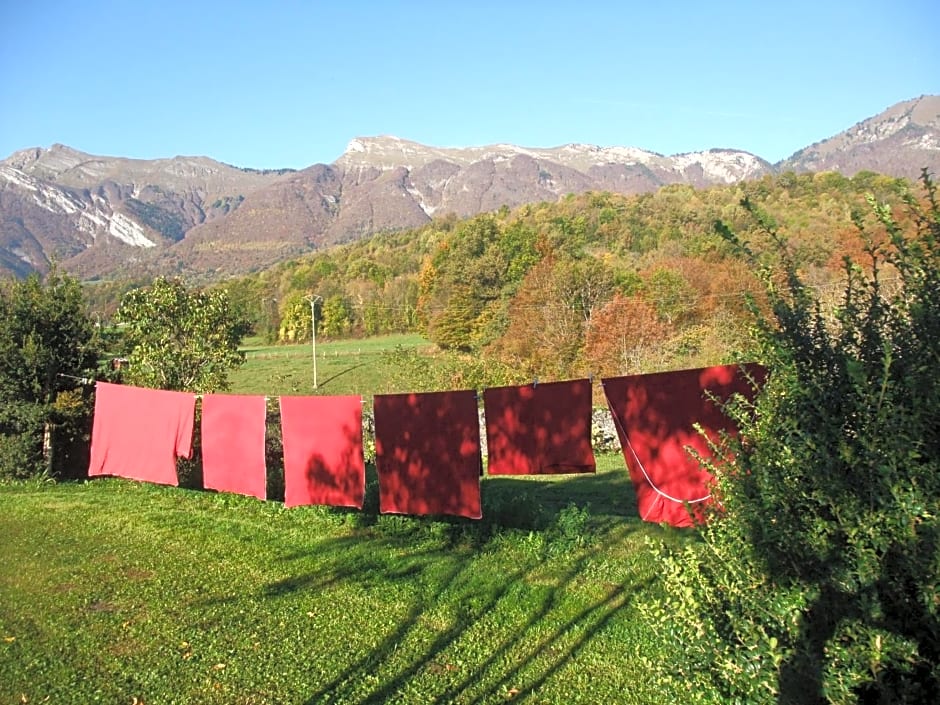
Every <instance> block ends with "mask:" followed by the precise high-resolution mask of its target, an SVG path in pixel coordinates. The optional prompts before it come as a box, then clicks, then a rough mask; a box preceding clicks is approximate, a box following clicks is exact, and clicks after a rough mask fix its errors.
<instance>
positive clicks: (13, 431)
mask: <svg viewBox="0 0 940 705" xmlns="http://www.w3.org/2000/svg"><path fill="white" fill-rule="evenodd" d="M94 344H95V339H94V335H93V330H92V327H91V323H90V322H89V320H88V316H87V315H86V314H85V305H84V301H83V299H82V290H81V286H80V285H79V283H78V282H77V281H76V280H74V279H71V278H70V277H67V276H62V275H60V274H58V272H57V271H56V270H55V269H53V270H52V271H51V272H50V273H49V274H48V275H47V276H46V279H45V280H42V279H40V278H39V277H38V276H37V275H32V276H30V277H27V278H26V279H25V280H23V281H9V282H2V283H0V478H12V479H18V478H23V477H28V476H31V475H36V474H42V473H45V472H48V471H49V470H50V467H49V466H50V462H49V461H50V456H49V449H50V448H51V449H52V451H53V454H52V455H53V457H54V456H55V450H56V445H57V444H56V443H55V434H52V433H51V432H52V431H53V429H54V427H55V426H56V425H58V426H60V427H61V428H62V431H63V434H60V436H61V437H62V438H63V440H67V439H68V438H71V437H72V436H74V435H76V434H79V435H80V433H81V431H80V429H81V427H82V426H83V424H84V423H85V420H86V419H87V411H88V409H87V407H86V408H77V407H76V405H75V404H72V403H71V402H69V401H68V397H67V396H66V397H63V398H62V400H61V402H60V401H59V399H58V398H57V397H59V396H60V395H61V394H63V393H64V392H66V391H67V390H68V389H69V388H70V387H74V386H75V380H76V379H78V378H81V377H85V376H86V375H90V374H91V370H93V369H94V367H95V358H96V354H95V350H94ZM79 396H80V395H79ZM78 407H82V405H81V404H79V405H78ZM47 432H50V435H49V436H47V435H46V434H47ZM73 432H74V433H73ZM49 439H51V440H52V443H51V444H49V443H47V441H48V440H49ZM58 445H59V448H60V450H62V451H63V452H65V453H66V455H61V454H60V457H67V453H68V444H67V443H62V444H58ZM51 469H52V470H53V471H55V470H57V469H58V468H57V467H52V468H51Z"/></svg>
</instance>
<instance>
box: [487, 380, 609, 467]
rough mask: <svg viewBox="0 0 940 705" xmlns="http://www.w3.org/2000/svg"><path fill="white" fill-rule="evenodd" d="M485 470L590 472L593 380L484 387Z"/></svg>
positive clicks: (591, 459) (591, 464) (593, 463)
mask: <svg viewBox="0 0 940 705" xmlns="http://www.w3.org/2000/svg"><path fill="white" fill-rule="evenodd" d="M483 406H484V416H485V419H486V447H487V473H488V474H490V475H551V474H562V473H591V472H594V471H595V469H596V463H595V459H594V450H593V449H592V447H591V381H590V380H588V379H579V380H570V381H565V382H549V383H540V384H529V385H525V386H510V387H491V388H488V389H486V390H485V391H484V392H483Z"/></svg>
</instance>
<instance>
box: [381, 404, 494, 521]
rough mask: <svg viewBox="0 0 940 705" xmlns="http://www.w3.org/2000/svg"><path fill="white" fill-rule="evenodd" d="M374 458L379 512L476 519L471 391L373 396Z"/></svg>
mask: <svg viewBox="0 0 940 705" xmlns="http://www.w3.org/2000/svg"><path fill="white" fill-rule="evenodd" d="M375 456H376V460H375V464H376V470H377V472H378V476H379V509H380V511H381V512H383V513H395V514H423V515H428V514H449V515H454V516H463V517H468V518H470V519H479V518H480V517H481V515H482V513H481V502H480V474H481V471H482V462H483V461H482V457H481V455H480V430H479V418H478V415H477V402H476V393H475V392H473V391H472V390H467V391H455V392H430V393H423V394H382V395H377V396H376V397H375Z"/></svg>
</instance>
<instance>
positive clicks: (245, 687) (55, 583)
mask: <svg viewBox="0 0 940 705" xmlns="http://www.w3.org/2000/svg"><path fill="white" fill-rule="evenodd" d="M599 465H600V471H599V472H598V474H597V475H594V476H577V477H561V478H545V477H541V478H520V479H516V478H485V479H484V480H483V501H484V519H483V520H482V521H479V522H471V521H465V520H435V519H433V518H412V517H400V516H387V515H378V513H377V510H376V508H377V504H378V499H377V484H376V479H375V477H374V473H372V472H371V469H370V475H369V482H368V492H367V500H366V507H365V508H364V509H363V511H361V512H359V511H355V510H336V509H329V508H322V507H299V508H294V509H285V508H284V507H283V505H281V504H279V503H276V502H259V501H257V500H253V499H250V498H243V497H238V496H233V495H224V494H214V493H210V492H199V491H192V490H184V489H178V488H168V487H158V486H153V485H146V484H138V483H134V482H129V481H125V480H96V481H93V482H79V483H63V484H59V485H37V484H17V485H8V486H3V487H0V535H2V536H3V537H4V540H3V541H2V542H0V703H20V702H76V703H77V702H83V703H84V702H106V703H134V702H137V703H141V702H144V703H226V704H232V703H244V704H248V703H360V704H361V703H386V702H387V703H430V702H438V703H481V704H482V703H502V702H506V701H510V700H511V701H512V702H524V703H600V702H618V703H662V702H667V701H669V700H670V697H669V696H668V694H664V693H662V692H652V689H651V686H649V685H647V682H646V678H645V677H644V662H645V660H647V659H649V660H661V659H663V658H666V657H667V654H668V651H669V650H670V648H672V647H673V645H672V644H669V643H667V642H668V640H667V639H665V638H664V635H660V634H657V633H655V631H654V630H652V629H650V628H649V627H648V626H647V625H645V624H644V623H643V621H642V620H641V619H640V618H639V617H638V614H637V612H636V607H637V605H638V604H640V603H641V602H642V601H643V600H648V599H652V598H653V597H654V596H655V594H656V564H655V561H654V560H653V559H652V557H651V556H650V555H649V553H648V550H647V547H646V545H645V540H646V539H647V537H651V538H653V539H655V540H665V541H668V542H680V541H685V540H688V538H687V536H686V535H684V534H682V533H680V532H676V531H672V530H668V529H663V528H660V527H658V526H652V525H648V524H643V523H642V522H640V521H639V520H638V519H637V517H636V511H635V506H634V499H633V491H632V488H631V486H630V483H629V479H628V476H627V473H626V470H625V469H624V467H623V460H622V458H620V457H619V456H601V457H600V458H599Z"/></svg>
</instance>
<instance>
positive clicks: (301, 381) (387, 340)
mask: <svg viewBox="0 0 940 705" xmlns="http://www.w3.org/2000/svg"><path fill="white" fill-rule="evenodd" d="M399 345H400V346H402V347H403V348H430V347H431V344H430V343H428V341H427V340H425V339H424V338H422V337H421V336H419V335H414V334H402V335H383V336H376V337H372V338H363V339H361V340H337V341H317V391H316V393H317V394H330V395H343V394H362V395H372V394H387V393H389V392H399V391H407V390H402V389H394V388H392V387H391V386H390V382H389V379H388V368H387V363H386V362H385V359H384V357H383V353H385V352H389V351H392V350H394V349H395V347H396V346H399ZM242 350H243V351H244V352H245V357H246V360H245V364H244V365H242V366H241V367H240V368H239V369H237V370H235V371H233V372H231V373H230V374H229V382H230V383H231V390H232V392H233V393H237V394H267V395H269V396H279V395H282V394H313V393H314V390H313V348H312V346H311V345H310V343H304V344H301V345H264V344H263V343H261V342H260V341H259V340H258V339H249V340H246V341H245V344H244V345H243V346H242Z"/></svg>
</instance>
